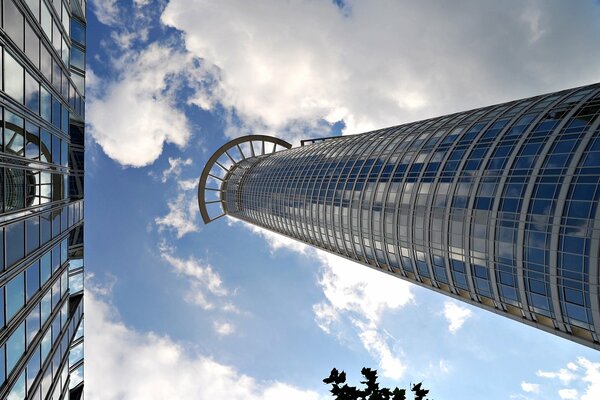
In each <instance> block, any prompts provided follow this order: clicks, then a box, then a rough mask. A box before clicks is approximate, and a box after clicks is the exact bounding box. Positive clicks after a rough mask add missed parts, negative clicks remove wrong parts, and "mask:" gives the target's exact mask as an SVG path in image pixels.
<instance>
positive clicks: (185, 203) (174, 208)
mask: <svg viewBox="0 0 600 400" xmlns="http://www.w3.org/2000/svg"><path fill="white" fill-rule="evenodd" d="M180 188H181V186H180ZM185 189H188V187H187V186H186V185H185V184H184V187H183V188H182V190H181V191H179V192H178V193H177V196H176V197H175V198H174V199H170V200H169V202H168V203H167V207H168V208H169V212H168V213H167V214H166V215H164V216H162V217H157V218H155V219H154V222H155V223H156V224H157V225H158V229H159V231H162V230H164V229H169V230H173V231H175V234H176V236H177V238H178V239H181V238H182V237H183V236H185V235H186V234H188V233H192V232H198V231H199V229H200V228H199V227H198V218H197V217H198V214H199V211H198V200H197V198H196V196H195V194H194V193H193V192H190V191H189V190H185Z"/></svg>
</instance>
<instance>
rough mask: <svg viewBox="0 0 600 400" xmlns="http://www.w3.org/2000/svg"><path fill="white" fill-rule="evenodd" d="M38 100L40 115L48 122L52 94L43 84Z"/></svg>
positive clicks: (50, 117) (50, 114)
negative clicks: (39, 102) (39, 101)
mask: <svg viewBox="0 0 600 400" xmlns="http://www.w3.org/2000/svg"><path fill="white" fill-rule="evenodd" d="M40 100H41V107H40V108H41V116H42V118H44V119H45V120H46V121H48V122H50V121H51V119H52V96H51V95H50V93H49V92H48V90H46V88H45V87H43V86H42V87H41V88H40Z"/></svg>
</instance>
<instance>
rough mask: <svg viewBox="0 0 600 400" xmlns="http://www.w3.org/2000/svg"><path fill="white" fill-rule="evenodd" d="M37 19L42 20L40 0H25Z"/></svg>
mask: <svg viewBox="0 0 600 400" xmlns="http://www.w3.org/2000/svg"><path fill="white" fill-rule="evenodd" d="M25 3H27V5H28V6H29V9H30V10H31V13H32V14H33V15H34V16H35V19H36V20H38V21H39V20H40V0H25Z"/></svg>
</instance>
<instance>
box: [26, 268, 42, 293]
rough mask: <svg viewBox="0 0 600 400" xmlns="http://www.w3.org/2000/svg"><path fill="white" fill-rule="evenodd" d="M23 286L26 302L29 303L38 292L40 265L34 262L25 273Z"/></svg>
mask: <svg viewBox="0 0 600 400" xmlns="http://www.w3.org/2000/svg"><path fill="white" fill-rule="evenodd" d="M25 285H26V288H25V289H26V290H25V293H26V296H27V299H26V301H29V299H31V298H32V297H33V295H34V294H36V293H37V291H38V290H40V264H39V262H37V261H36V262H35V263H34V264H32V265H31V266H30V267H29V268H27V270H26V271H25Z"/></svg>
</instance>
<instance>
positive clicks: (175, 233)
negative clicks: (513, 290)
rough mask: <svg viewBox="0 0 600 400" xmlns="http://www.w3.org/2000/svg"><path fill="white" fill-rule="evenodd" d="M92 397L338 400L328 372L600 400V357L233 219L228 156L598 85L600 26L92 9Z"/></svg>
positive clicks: (196, 5)
mask: <svg viewBox="0 0 600 400" xmlns="http://www.w3.org/2000/svg"><path fill="white" fill-rule="evenodd" d="M88 3H89V5H90V7H89V13H88V36H87V37H88V48H87V62H88V77H87V121H88V127H87V132H88V142H87V148H86V216H85V218H86V232H85V240H86V269H87V273H88V278H87V292H86V343H87V344H86V390H87V393H86V396H87V398H89V399H102V400H104V399H106V400H109V399H123V398H126V399H182V398H194V399H217V400H219V399H256V400H275V399H292V400H295V399H307V400H316V399H324V398H328V396H327V387H325V386H324V385H323V384H322V383H321V380H322V379H323V378H324V377H325V376H327V374H328V373H329V370H330V369H331V368H333V367H337V368H339V369H344V370H346V371H347V372H348V374H349V376H350V379H351V380H352V381H353V382H354V383H358V380H359V371H360V369H361V368H362V367H363V366H368V367H372V368H376V369H378V371H379V373H380V375H381V376H382V381H383V382H384V383H385V384H386V385H390V386H395V385H398V386H407V385H408V383H409V382H417V381H421V380H423V381H424V385H425V386H426V387H427V388H429V389H431V393H432V397H433V398H436V399H442V398H445V399H455V398H463V399H475V398H480V397H481V396H482V394H484V395H485V398H486V399H532V400H533V399H553V398H557V399H588V400H589V399H597V398H600V356H599V353H598V352H597V351H593V350H590V349H588V348H585V347H583V346H581V345H577V344H575V343H571V342H569V341H566V340H563V339H560V338H558V337H554V336H553V335H549V334H546V333H543V332H541V331H537V330H535V329H533V328H530V327H527V326H525V325H522V324H519V323H516V322H513V321H510V320H508V319H504V318H500V317H498V316H496V315H494V314H491V313H487V312H484V311H480V310H478V309H475V308H473V307H470V306H468V305H465V304H462V303H459V302H456V301H453V300H449V299H448V298H446V297H444V296H442V295H438V294H435V293H433V292H429V291H427V290H425V289H421V288H418V287H416V286H413V285H410V284H408V283H405V282H403V281H401V280H399V279H396V278H392V277H389V276H386V275H384V274H382V273H378V272H376V271H371V270H368V269H367V268H365V267H362V266H360V265H354V264H352V263H350V262H348V261H344V260H341V259H339V258H337V257H335V256H332V255H328V254H325V253H321V252H317V251H315V250H313V249H310V248H307V247H305V246H302V245H300V244H298V243H294V242H292V241H290V240H287V239H283V238H281V237H278V236H276V235H274V234H270V233H268V232H264V231H260V230H258V229H256V228H252V227H249V226H246V225H244V224H242V223H239V222H235V221H233V220H227V219H221V220H219V221H217V222H214V223H212V224H210V225H208V226H203V225H202V224H201V222H200V218H199V214H198V211H197V202H196V197H195V196H196V182H197V179H198V176H199V174H200V172H201V170H202V168H203V166H204V163H205V162H206V160H207V159H208V157H210V155H211V154H212V152H213V151H214V150H215V149H217V148H218V147H219V146H221V145H222V144H223V143H225V142H226V141H227V140H229V139H230V138H233V137H236V136H239V135H243V134H248V133H262V134H264V133H266V134H272V135H275V136H278V137H281V138H283V139H286V140H289V141H292V142H294V143H297V142H298V141H299V139H301V138H309V137H315V136H326V135H332V134H339V133H342V132H343V133H357V132H363V131H366V130H369V129H374V128H379V127H383V126H389V125H393V124H399V123H402V122H409V121H412V120H416V119H420V118H427V117H433V116H437V115H441V114H443V113H449V112H453V111H460V110H463V109H467V108H474V107H478V106H483V105H488V104H493V103H496V102H501V101H506V100H510V99H515V98H520V97H526V96H531V95H535V94H540V93H544V92H550V91H553V90H559V89H564V88H569V87H574V86H577V85H583V84H588V83H592V82H597V81H599V80H600V72H598V71H600V68H599V67H600V49H599V45H598V42H597V38H598V37H600V7H599V6H598V4H597V2H593V1H579V2H559V1H549V2H541V1H516V0H515V1H509V2H492V1H475V0H472V1H467V0H462V1H457V2H452V7H450V5H449V4H450V3H448V4H445V3H440V2H436V1H420V2H397V1H377V2H376V1H372V2H368V1H362V2H359V1H327V0H321V1H318V0H310V1H309V0H290V1H286V2H282V1H276V0H262V1H253V2H248V1H242V0H239V1H234V0H231V1H226V0H222V1H219V2H209V1H204V0H170V1H167V0H131V1H128V0H121V1H117V0H90V1H89V2H88Z"/></svg>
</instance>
